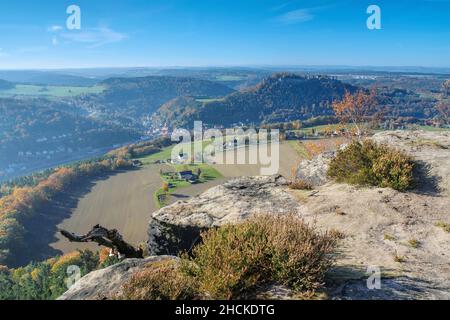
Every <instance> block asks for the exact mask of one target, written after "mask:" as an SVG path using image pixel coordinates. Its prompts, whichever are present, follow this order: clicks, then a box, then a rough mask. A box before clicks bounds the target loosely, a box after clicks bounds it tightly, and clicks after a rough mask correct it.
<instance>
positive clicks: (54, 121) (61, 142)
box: [0, 98, 140, 179]
mask: <svg viewBox="0 0 450 320" xmlns="http://www.w3.org/2000/svg"><path fill="white" fill-rule="evenodd" d="M70 110H71V106H70V105H67V104H64V103H60V102H52V101H49V100H46V99H26V100H25V99H24V100H21V99H3V98H0V179H2V177H3V174H4V173H5V172H4V170H7V168H8V166H10V167H11V165H13V164H14V165H15V167H11V168H10V170H13V169H14V170H15V171H16V173H18V172H17V170H19V169H20V168H21V167H27V168H28V169H29V168H32V167H33V166H35V165H38V164H42V163H53V162H57V161H62V160H65V159H68V158H71V157H73V156H75V155H76V154H87V153H88V152H91V151H94V150H96V149H101V148H105V147H113V145H115V144H122V143H127V142H130V141H135V140H137V139H139V137H140V135H139V133H138V132H135V131H131V130H126V129H124V128H122V127H120V126H117V125H115V124H109V123H104V122H99V121H96V120H93V119H90V118H88V117H84V116H82V115H80V114H77V113H76V112H69V111H70Z"/></svg>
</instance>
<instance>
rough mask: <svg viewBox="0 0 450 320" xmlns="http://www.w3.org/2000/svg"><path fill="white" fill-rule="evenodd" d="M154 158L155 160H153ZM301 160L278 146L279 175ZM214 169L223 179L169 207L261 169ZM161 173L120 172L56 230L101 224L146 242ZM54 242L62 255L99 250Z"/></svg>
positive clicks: (155, 168)
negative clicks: (81, 250) (86, 249)
mask: <svg viewBox="0 0 450 320" xmlns="http://www.w3.org/2000/svg"><path fill="white" fill-rule="evenodd" d="M247 149H248V148H247ZM229 152H231V151H229ZM245 152H247V153H248V150H246V149H240V150H238V153H245ZM165 153H167V152H165ZM153 158H155V157H154V156H152V159H153ZM300 160H301V155H299V153H298V152H297V151H296V150H294V148H293V147H292V144H288V143H282V144H281V145H280V170H279V173H280V174H282V175H284V176H286V177H290V176H291V172H292V168H294V167H296V166H297V165H298V163H299V161H300ZM144 163H146V162H145V161H144ZM213 167H214V168H215V169H217V170H218V171H219V172H220V173H221V174H222V176H223V178H219V179H216V180H213V181H209V182H206V183H201V184H194V185H190V186H188V187H184V188H180V189H177V190H176V191H175V192H174V193H173V194H172V195H171V197H170V199H169V201H168V204H171V203H174V202H176V201H179V200H187V199H189V198H191V197H194V196H197V195H199V194H201V193H203V192H204V191H206V190H208V189H210V188H212V187H214V186H217V185H220V184H222V183H224V182H225V181H227V180H229V179H230V178H234V177H240V176H254V175H259V174H260V169H261V166H260V165H223V164H221V165H213ZM160 169H164V170H170V169H171V168H170V167H169V166H168V165H165V164H151V163H148V162H147V163H146V164H145V165H144V167H143V168H141V169H139V170H135V171H128V172H123V173H120V174H117V175H115V176H112V177H109V178H108V179H106V180H102V181H98V182H96V183H95V185H94V186H93V187H92V189H91V191H90V192H89V193H88V194H86V195H84V196H82V197H81V198H80V199H79V201H78V203H77V205H76V207H75V208H74V209H73V213H72V214H71V215H70V216H69V217H68V218H66V219H65V220H64V221H63V222H62V223H60V224H59V225H58V228H59V229H65V230H68V231H70V232H74V233H78V234H84V233H86V232H87V231H89V230H90V229H91V228H92V227H93V226H95V225H97V224H100V225H102V226H104V227H107V228H111V229H117V230H119V232H120V233H121V234H122V235H123V236H124V238H125V240H126V241H128V242H130V243H132V244H134V245H139V244H140V243H143V242H145V241H146V240H147V238H148V236H147V228H148V225H147V223H146V222H147V221H149V220H150V217H151V214H152V213H153V212H155V211H156V210H158V206H157V204H156V203H155V199H154V193H155V192H156V191H157V190H158V189H160V188H161V184H162V180H161V177H160ZM55 239H56V241H55V242H54V243H52V244H51V245H50V246H51V247H52V248H54V249H56V250H58V251H61V252H63V253H69V252H72V251H75V250H77V249H84V248H90V249H93V250H97V249H98V246H97V245H95V244H80V243H70V242H69V241H68V240H67V239H65V238H63V237H62V236H61V235H59V234H55Z"/></svg>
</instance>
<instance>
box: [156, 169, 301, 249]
mask: <svg viewBox="0 0 450 320" xmlns="http://www.w3.org/2000/svg"><path fill="white" fill-rule="evenodd" d="M287 184H288V182H287V180H286V179H284V178H283V177H282V176H272V177H243V178H238V179H235V180H231V181H229V182H227V183H225V184H223V185H220V186H217V187H214V188H212V189H210V190H208V191H206V192H205V193H203V194H201V195H199V196H197V197H194V198H192V199H190V200H187V201H179V202H176V203H175V204H173V205H170V206H168V207H165V208H163V209H161V210H159V211H157V212H155V213H154V214H153V216H152V219H151V221H150V225H149V231H148V236H149V240H148V247H149V251H150V252H151V254H170V255H175V254H177V253H178V252H180V251H182V250H189V249H190V248H191V247H192V246H193V245H195V244H196V242H197V241H198V240H199V236H200V233H201V231H202V230H205V229H209V228H213V227H219V226H222V225H224V224H230V223H236V222H239V221H243V220H245V219H247V218H248V217H250V216H253V215H256V214H261V213H264V214H285V213H295V212H299V205H298V202H297V201H295V199H294V198H293V197H292V196H291V195H290V194H289V193H288V192H287V191H286V189H287Z"/></svg>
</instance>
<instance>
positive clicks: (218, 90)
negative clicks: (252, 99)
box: [77, 76, 234, 120]
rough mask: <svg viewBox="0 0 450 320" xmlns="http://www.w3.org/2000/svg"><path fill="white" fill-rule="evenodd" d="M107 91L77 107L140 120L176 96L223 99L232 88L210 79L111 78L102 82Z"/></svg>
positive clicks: (79, 103) (84, 99) (81, 99)
mask: <svg viewBox="0 0 450 320" xmlns="http://www.w3.org/2000/svg"><path fill="white" fill-rule="evenodd" d="M101 85H103V86H104V87H106V90H105V91H104V92H103V93H101V94H98V95H90V96H85V97H81V98H79V99H78V100H79V101H78V102H77V104H78V105H81V106H83V105H85V106H89V107H91V106H95V108H96V109H97V111H99V112H104V113H114V114H115V116H126V117H129V118H131V119H134V120H138V119H139V118H140V117H142V116H145V115H151V114H153V113H154V112H155V111H156V110H157V108H159V107H160V106H161V105H162V104H164V103H166V102H167V101H169V100H171V99H174V98H176V97H182V96H193V97H208V98H211V97H222V96H226V95H228V94H230V93H232V92H234V90H233V89H231V88H229V87H227V86H224V85H222V84H219V83H215V82H212V81H207V80H200V79H192V78H182V77H166V76H163V77H158V76H150V77H142V78H111V79H107V80H105V81H103V82H102V83H101Z"/></svg>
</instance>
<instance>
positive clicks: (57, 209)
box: [12, 169, 138, 267]
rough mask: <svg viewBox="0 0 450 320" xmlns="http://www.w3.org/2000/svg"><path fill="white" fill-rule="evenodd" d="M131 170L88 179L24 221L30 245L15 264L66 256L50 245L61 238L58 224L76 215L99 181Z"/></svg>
mask: <svg viewBox="0 0 450 320" xmlns="http://www.w3.org/2000/svg"><path fill="white" fill-rule="evenodd" d="M131 170H138V169H131ZM127 171H130V170H126V171H125V170H120V171H116V172H114V173H109V174H104V175H101V176H97V177H95V178H86V179H84V180H83V181H80V182H78V183H77V184H74V185H73V186H72V187H71V188H70V190H69V191H64V192H62V193H61V194H59V195H58V196H56V197H55V198H54V199H52V200H51V201H49V203H47V204H45V205H43V206H42V207H41V208H39V209H37V212H36V214H34V215H33V217H31V218H29V219H26V221H24V222H23V226H24V228H25V230H26V231H27V232H26V235H25V239H24V240H25V244H26V247H25V249H24V250H22V251H21V252H17V254H16V257H15V264H14V265H13V266H12V267H18V266H24V265H27V264H28V263H30V262H31V261H43V260H46V259H49V258H51V257H54V256H57V255H62V252H61V251H59V250H56V249H54V248H52V247H50V244H51V243H54V242H55V241H57V240H58V239H57V238H56V236H55V235H56V234H57V232H58V228H57V226H58V225H59V224H61V223H62V222H63V221H64V220H65V219H68V218H69V217H70V216H71V215H72V213H73V211H74V210H75V209H76V208H77V205H78V202H79V200H80V199H81V198H83V197H84V196H85V195H87V194H88V193H90V192H91V191H92V188H93V187H94V186H95V185H96V183H97V182H99V181H102V180H107V179H109V178H110V177H113V176H115V175H118V174H120V173H124V172H127Z"/></svg>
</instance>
